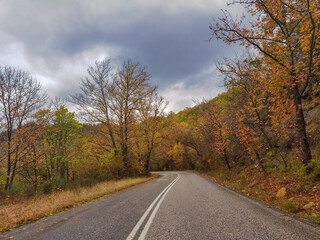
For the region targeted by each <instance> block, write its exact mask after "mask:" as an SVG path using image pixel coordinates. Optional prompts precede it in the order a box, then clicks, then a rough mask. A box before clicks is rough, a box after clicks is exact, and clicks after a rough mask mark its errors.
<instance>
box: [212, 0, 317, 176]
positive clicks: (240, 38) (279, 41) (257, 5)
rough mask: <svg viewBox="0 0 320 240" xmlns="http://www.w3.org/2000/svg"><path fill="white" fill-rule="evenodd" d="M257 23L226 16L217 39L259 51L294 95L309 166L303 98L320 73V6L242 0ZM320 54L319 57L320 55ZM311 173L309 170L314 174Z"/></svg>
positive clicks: (305, 1) (306, 1)
mask: <svg viewBox="0 0 320 240" xmlns="http://www.w3.org/2000/svg"><path fill="white" fill-rule="evenodd" d="M233 3H234V4H241V5H244V6H245V7H246V9H247V10H248V13H249V14H251V15H252V16H253V18H254V19H255V21H245V19H244V17H243V18H241V19H240V20H235V19H234V18H232V17H231V15H230V14H228V13H227V12H224V15H223V16H222V17H221V18H220V19H219V20H218V21H217V23H216V24H215V25H211V26H210V29H211V30H212V34H213V36H216V37H217V38H219V39H222V40H223V41H225V42H226V43H228V44H231V43H235V42H240V44H241V45H245V46H247V47H253V48H254V49H256V50H257V51H259V52H260V53H261V54H262V56H263V57H264V60H265V61H266V62H267V63H268V64H270V67H271V68H273V69H276V71H274V72H275V74H277V75H278V76H276V77H275V79H281V81H278V82H276V83H275V84H282V86H283V87H284V88H287V89H288V92H289V93H290V94H289V95H288V97H289V98H291V99H292V100H293V103H294V107H295V111H296V127H297V131H298V139H299V141H300V146H301V151H302V159H303V163H304V165H305V166H307V165H308V164H309V163H310V161H311V150H310V146H309V141H308V136H307V131H306V123H305V116H304V113H303V102H302V98H303V97H304V96H305V95H306V94H308V91H309V90H310V89H312V87H313V85H314V84H313V83H314V82H315V81H316V77H315V76H316V73H317V72H318V71H319V64H320V61H319V56H318V53H319V34H320V31H319V30H320V28H319V22H320V11H319V8H320V7H319V2H318V1H316V0H302V1H292V0H290V1H289V0H284V1H276V0H239V1H234V2H233ZM317 52H318V53H317ZM310 171H311V169H307V172H309V173H310Z"/></svg>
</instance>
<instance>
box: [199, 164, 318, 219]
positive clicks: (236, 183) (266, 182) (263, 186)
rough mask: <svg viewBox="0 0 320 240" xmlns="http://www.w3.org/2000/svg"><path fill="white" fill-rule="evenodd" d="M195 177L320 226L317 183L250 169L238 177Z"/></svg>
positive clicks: (231, 174)
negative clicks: (210, 181)
mask: <svg viewBox="0 0 320 240" xmlns="http://www.w3.org/2000/svg"><path fill="white" fill-rule="evenodd" d="M197 173H198V174H201V175H202V176H205V177H207V178H209V179H212V180H213V181H215V182H217V183H219V184H221V185H223V186H225V187H228V188H230V189H233V190H235V191H237V192H239V193H241V194H244V195H247V196H249V197H252V198H254V199H257V200H260V201H262V202H264V203H266V204H268V205H270V206H273V207H276V208H278V209H281V210H283V211H285V212H287V213H291V214H295V215H298V216H300V217H303V218H307V219H308V220H310V221H311V222H313V223H316V224H320V182H311V181H309V180H302V179H299V180H297V178H295V177H290V176H284V175H281V174H277V173H268V174H267V175H266V174H264V173H262V172H261V171H259V170H257V169H249V168H248V169H245V170H244V171H241V173H239V172H236V171H231V172H228V173H226V172H210V173H199V172H197Z"/></svg>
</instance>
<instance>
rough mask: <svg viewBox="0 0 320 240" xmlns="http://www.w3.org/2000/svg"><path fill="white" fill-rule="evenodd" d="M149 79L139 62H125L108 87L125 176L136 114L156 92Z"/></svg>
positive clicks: (144, 68)
mask: <svg viewBox="0 0 320 240" xmlns="http://www.w3.org/2000/svg"><path fill="white" fill-rule="evenodd" d="M150 78H151V75H150V74H149V73H148V72H147V71H146V67H144V66H142V65H141V64H140V63H139V62H133V61H132V60H127V61H125V62H123V64H122V66H121V68H120V69H119V71H118V72H117V74H116V75H115V77H114V79H113V82H112V85H111V86H110V92H109V94H110V96H111V98H110V109H111V112H112V117H113V119H114V120H115V124H116V126H117V136H118V138H119V142H120V149H121V157H122V161H123V163H124V165H125V169H126V171H127V174H128V173H129V172H128V171H129V168H130V164H129V156H128V144H129V139H130V138H131V133H132V130H133V126H134V124H135V123H136V122H137V112H138V111H139V110H140V109H141V108H140V106H141V102H142V101H144V99H145V98H147V97H148V96H150V95H151V94H153V93H154V92H155V90H156V87H153V86H151V85H150V82H149V81H150Z"/></svg>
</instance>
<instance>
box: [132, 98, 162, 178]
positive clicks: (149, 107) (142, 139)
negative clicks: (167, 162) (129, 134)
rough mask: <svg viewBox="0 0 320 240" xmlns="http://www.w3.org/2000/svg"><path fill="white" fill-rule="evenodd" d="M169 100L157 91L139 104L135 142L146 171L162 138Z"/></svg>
mask: <svg viewBox="0 0 320 240" xmlns="http://www.w3.org/2000/svg"><path fill="white" fill-rule="evenodd" d="M167 105H168V102H165V101H164V98H163V97H161V96H159V95H158V94H157V93H156V92H154V93H152V94H149V95H148V96H146V97H145V98H144V99H142V100H141V101H140V103H139V106H138V109H139V111H138V114H137V118H138V119H137V120H138V124H137V125H136V130H135V135H136V136H135V137H136V139H135V142H136V147H137V153H138V154H139V157H138V158H139V159H140V160H142V161H143V164H144V167H145V171H146V173H148V172H149V170H150V162H151V154H152V152H153V150H154V148H155V145H157V144H158V143H159V140H160V139H161V137H160V136H161V135H160V131H161V130H162V129H163V128H164V126H165V123H164V116H165V113H164V110H165V108H166V106H167Z"/></svg>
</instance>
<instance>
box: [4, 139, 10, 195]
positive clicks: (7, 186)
mask: <svg viewBox="0 0 320 240" xmlns="http://www.w3.org/2000/svg"><path fill="white" fill-rule="evenodd" d="M7 161H8V165H7V166H8V167H7V177H6V185H5V187H4V189H5V190H6V191H7V190H9V186H10V174H11V141H10V140H8V143H7Z"/></svg>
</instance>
